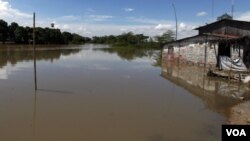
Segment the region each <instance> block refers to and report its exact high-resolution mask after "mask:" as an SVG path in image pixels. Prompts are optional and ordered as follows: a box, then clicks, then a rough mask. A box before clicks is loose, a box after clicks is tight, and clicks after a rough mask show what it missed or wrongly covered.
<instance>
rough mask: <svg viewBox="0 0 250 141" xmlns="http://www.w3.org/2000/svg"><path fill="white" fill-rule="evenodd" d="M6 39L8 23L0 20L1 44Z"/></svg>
mask: <svg viewBox="0 0 250 141" xmlns="http://www.w3.org/2000/svg"><path fill="white" fill-rule="evenodd" d="M7 38H8V23H7V22H5V21H4V20H0V41H2V42H3V44H4V43H5V42H6V40H7Z"/></svg>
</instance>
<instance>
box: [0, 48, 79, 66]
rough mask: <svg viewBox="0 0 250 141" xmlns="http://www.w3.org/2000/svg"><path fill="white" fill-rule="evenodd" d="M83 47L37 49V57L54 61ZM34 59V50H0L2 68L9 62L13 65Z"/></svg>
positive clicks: (39, 59) (40, 59)
mask: <svg viewBox="0 0 250 141" xmlns="http://www.w3.org/2000/svg"><path fill="white" fill-rule="evenodd" d="M80 51H81V49H80V48H78V49H75V48H73V49H70V48H62V49H54V50H52V49H41V48H40V49H39V48H38V49H37V54H36V59H37V60H38V61H42V60H43V61H50V62H53V61H55V60H58V59H60V57H61V56H68V55H71V54H76V53H78V52H80ZM31 60H33V51H32V50H30V49H29V50H27V49H26V50H13V49H12V50H0V68H3V67H4V66H6V65H7V64H8V63H9V64H11V65H15V64H17V63H18V62H26V61H31Z"/></svg>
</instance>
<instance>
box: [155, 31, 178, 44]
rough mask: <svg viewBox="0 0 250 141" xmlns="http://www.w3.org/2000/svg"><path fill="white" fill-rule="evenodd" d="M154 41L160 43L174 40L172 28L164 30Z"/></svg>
mask: <svg viewBox="0 0 250 141" xmlns="http://www.w3.org/2000/svg"><path fill="white" fill-rule="evenodd" d="M155 39H156V41H157V42H159V43H160V44H161V45H163V44H165V43H167V42H172V41H174V32H173V31H172V30H168V31H166V32H164V33H163V34H162V35H161V36H156V37H155Z"/></svg>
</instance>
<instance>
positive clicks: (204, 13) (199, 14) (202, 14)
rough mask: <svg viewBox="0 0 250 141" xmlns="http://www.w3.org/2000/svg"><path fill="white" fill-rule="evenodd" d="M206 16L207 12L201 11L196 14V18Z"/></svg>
mask: <svg viewBox="0 0 250 141" xmlns="http://www.w3.org/2000/svg"><path fill="white" fill-rule="evenodd" d="M206 15H207V12H205V11H202V12H199V13H197V14H196V16H197V17H203V16H206Z"/></svg>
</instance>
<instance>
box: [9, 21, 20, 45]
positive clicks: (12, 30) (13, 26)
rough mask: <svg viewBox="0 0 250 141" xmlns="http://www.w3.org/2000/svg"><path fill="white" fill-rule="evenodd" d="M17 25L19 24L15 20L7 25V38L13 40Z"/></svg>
mask: <svg viewBox="0 0 250 141" xmlns="http://www.w3.org/2000/svg"><path fill="white" fill-rule="evenodd" d="M17 27H19V25H18V24H17V23H15V22H13V23H11V24H10V25H9V38H10V40H11V41H14V40H15V30H16V29H17Z"/></svg>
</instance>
